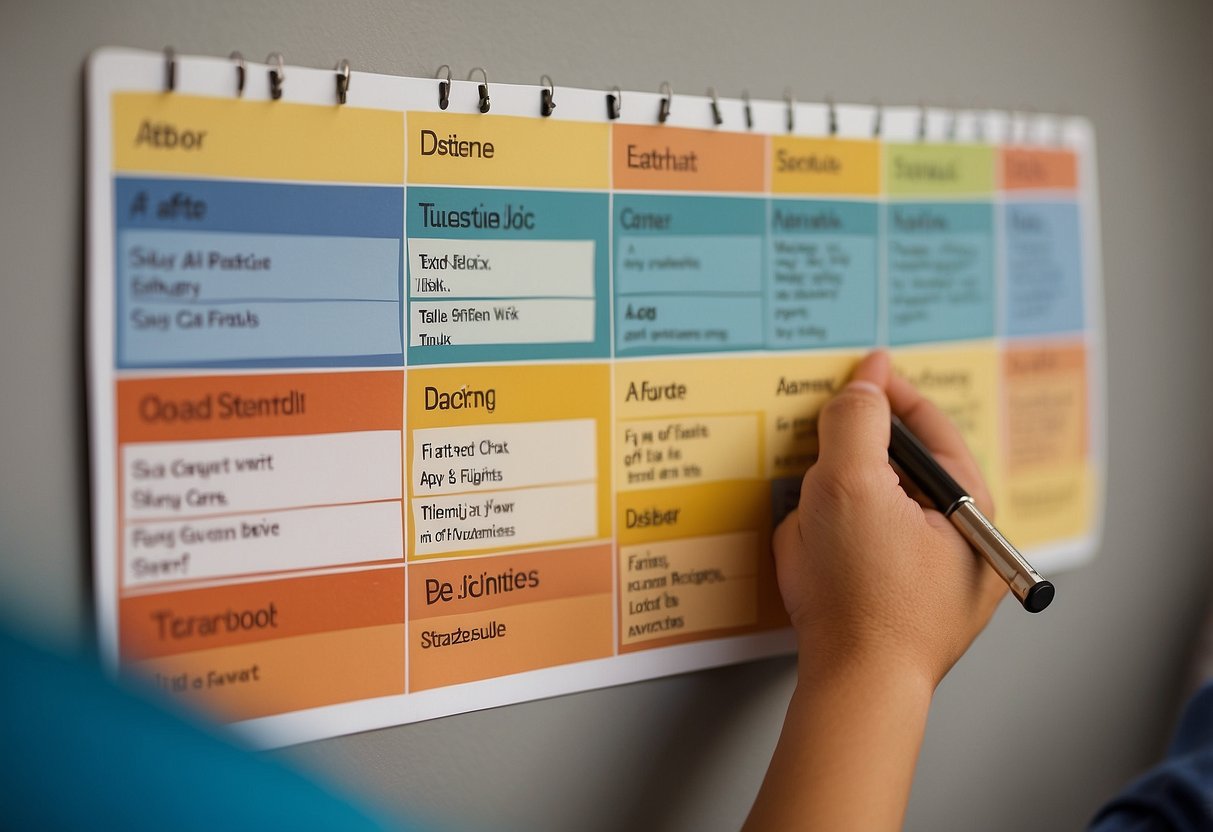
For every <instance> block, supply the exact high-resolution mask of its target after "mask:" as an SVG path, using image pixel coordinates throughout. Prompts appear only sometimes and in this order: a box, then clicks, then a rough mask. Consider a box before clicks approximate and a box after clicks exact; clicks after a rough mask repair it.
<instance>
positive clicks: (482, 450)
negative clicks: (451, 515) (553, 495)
mask: <svg viewBox="0 0 1213 832" xmlns="http://www.w3.org/2000/svg"><path fill="white" fill-rule="evenodd" d="M597 439H598V435H597V425H596V423H595V420H593V419H566V420H562V421H555V422H512V423H508V424H503V425H468V426H465V427H455V428H426V429H424V430H415V431H413V495H414V496H421V495H423V494H451V493H456V492H461V491H477V490H479V491H491V490H499V489H502V488H519V487H522V486H527V485H548V484H551V483H559V482H577V481H581V480H592V479H596V478H597V477H598V442H597Z"/></svg>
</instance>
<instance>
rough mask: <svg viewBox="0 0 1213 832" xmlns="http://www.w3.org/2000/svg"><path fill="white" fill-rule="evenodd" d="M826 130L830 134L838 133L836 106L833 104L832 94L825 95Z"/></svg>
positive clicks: (835, 134)
mask: <svg viewBox="0 0 1213 832" xmlns="http://www.w3.org/2000/svg"><path fill="white" fill-rule="evenodd" d="M826 132H827V133H829V134H830V135H831V136H837V135H838V107H836V106H835V105H834V96H832V95H827V96H826Z"/></svg>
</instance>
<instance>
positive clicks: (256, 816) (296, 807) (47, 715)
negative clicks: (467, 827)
mask: <svg viewBox="0 0 1213 832" xmlns="http://www.w3.org/2000/svg"><path fill="white" fill-rule="evenodd" d="M0 827H4V828H6V829H122V830H134V831H135V832H139V830H151V829H157V830H163V829H171V830H174V832H193V830H206V832H215V830H218V829H221V830H242V829H257V830H259V832H265V830H269V829H293V830H383V829H389V828H394V829H402V828H406V827H401V826H399V825H390V824H389V823H388V821H387V820H385V819H380V818H375V817H373V816H372V815H370V814H368V813H366V812H365V811H364V810H362V809H360V808H357V807H356V806H354V805H353V804H352V803H350V802H348V801H347V800H345V799H343V798H341V797H339V796H338V795H336V794H333V793H331V792H328V791H325V790H324V789H322V788H320V787H319V786H318V785H316V784H315V783H313V782H312V781H310V780H308V779H307V778H305V777H304V776H303V775H301V774H299V773H297V772H294V771H292V770H290V769H288V768H286V767H285V766H282V765H279V764H278V763H276V762H275V761H273V760H271V759H269V758H267V757H264V756H260V755H257V754H253V753H250V752H249V751H246V750H243V749H241V748H238V747H236V746H235V745H232V744H230V743H229V742H227V741H225V740H223V739H221V738H220V737H219V736H217V735H215V734H212V733H210V732H208V731H207V730H204V729H203V728H201V727H199V726H196V725H193V724H191V723H189V722H187V721H185V720H184V719H182V718H180V717H178V716H176V715H174V714H172V713H170V712H168V711H166V710H162V709H161V708H159V707H157V706H155V705H153V704H151V703H150V702H149V701H146V700H144V699H142V698H140V697H138V696H135V695H132V694H131V693H130V692H128V691H125V690H123V689H121V688H119V687H117V686H115V685H113V684H112V683H110V682H109V681H108V680H107V679H106V678H105V677H104V676H103V674H102V673H101V672H100V670H99V669H98V668H96V667H93V666H90V665H89V664H87V663H84V662H78V661H71V660H68V659H65V658H61V657H59V656H56V655H53V654H51V653H48V652H44V651H42V650H39V649H36V648H34V647H31V646H30V645H28V644H25V643H24V642H22V641H19V640H17V639H16V638H14V637H13V636H12V635H11V634H10V633H7V632H5V630H4V629H3V628H2V627H0Z"/></svg>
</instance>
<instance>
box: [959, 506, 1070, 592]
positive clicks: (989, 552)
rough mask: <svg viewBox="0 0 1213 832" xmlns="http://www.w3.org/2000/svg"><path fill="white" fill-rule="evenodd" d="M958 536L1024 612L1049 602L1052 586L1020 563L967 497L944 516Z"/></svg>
mask: <svg viewBox="0 0 1213 832" xmlns="http://www.w3.org/2000/svg"><path fill="white" fill-rule="evenodd" d="M948 519H949V520H951V521H952V525H954V526H955V527H956V529H957V531H959V532H960V534H961V536H963V537H964V539H965V540H966V541H968V543H969V545H970V546H972V547H973V548H974V549H976V550H977V551H978V552H980V553H981V556H982V557H983V558H985V559H986V562H987V563H989V564H990V566H992V567H994V571H995V572H997V573H998V574H999V576H1000V577H1001V578H1002V579H1003V580H1004V581H1006V582H1007V585H1008V586H1009V587H1011V592H1012V593H1013V594H1014V595H1015V597H1016V598H1018V599H1019V602H1020V603H1021V604H1023V607H1024V609H1026V610H1027V611H1028V612H1040V611H1041V610H1043V609H1044V608H1045V607H1047V606H1048V605H1049V603H1050V602H1051V601H1052V600H1053V595H1054V589H1053V584H1052V583H1050V582H1049V581H1047V580H1045V579H1044V578H1043V577H1041V575H1040V573H1039V572H1037V571H1036V570H1035V569H1033V568H1032V564H1030V563H1028V562H1027V561H1026V560H1024V558H1023V555H1021V554H1019V552H1018V551H1016V549H1015V547H1014V546H1012V545H1011V543H1010V541H1008V540H1007V539H1006V538H1005V537H1003V536H1002V535H1001V534H999V532H998V529H996V528H994V526H993V524H991V523H990V521H989V520H987V519H986V516H985V515H984V514H982V513H981V511H980V509H978V508H977V506H975V505H974V504H973V501H972V500H971V499H969V498H968V497H965V498H963V499H961V500H959V501H958V502H957V503H956V505H955V506H953V508H952V510H951V511H950V512H948Z"/></svg>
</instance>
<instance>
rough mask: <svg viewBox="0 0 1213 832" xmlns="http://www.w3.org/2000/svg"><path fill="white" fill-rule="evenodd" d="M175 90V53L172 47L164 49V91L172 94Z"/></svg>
mask: <svg viewBox="0 0 1213 832" xmlns="http://www.w3.org/2000/svg"><path fill="white" fill-rule="evenodd" d="M176 89H177V53H176V52H174V51H173V47H171V46H166V47H164V91H165V92H174V91H175V90H176Z"/></svg>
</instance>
